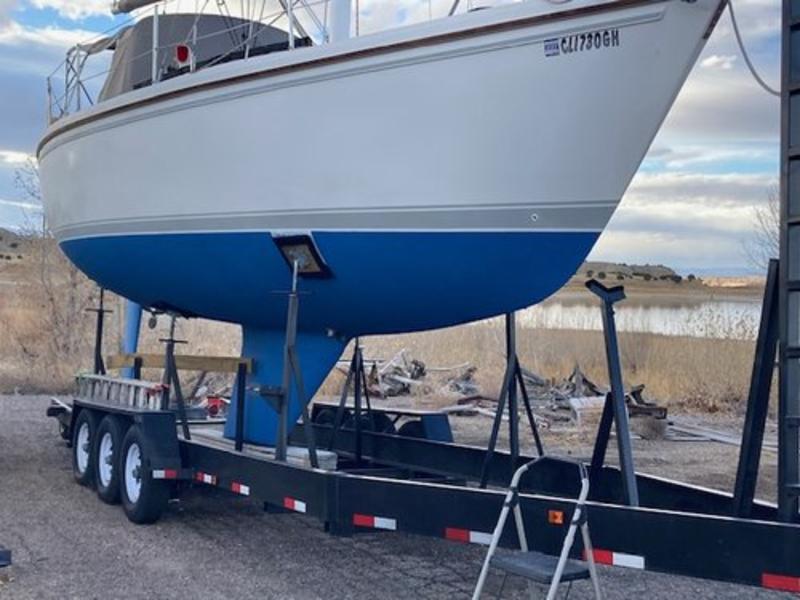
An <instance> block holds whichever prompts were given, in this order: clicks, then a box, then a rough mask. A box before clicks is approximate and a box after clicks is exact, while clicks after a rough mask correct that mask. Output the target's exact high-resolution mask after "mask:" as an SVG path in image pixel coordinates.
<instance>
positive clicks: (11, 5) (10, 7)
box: [0, 0, 17, 26]
mask: <svg viewBox="0 0 800 600" xmlns="http://www.w3.org/2000/svg"><path fill="white" fill-rule="evenodd" d="M16 7H17V0H0V26H2V25H5V24H6V23H8V22H9V21H10V20H11V13H12V12H13V11H14V9H15V8H16Z"/></svg>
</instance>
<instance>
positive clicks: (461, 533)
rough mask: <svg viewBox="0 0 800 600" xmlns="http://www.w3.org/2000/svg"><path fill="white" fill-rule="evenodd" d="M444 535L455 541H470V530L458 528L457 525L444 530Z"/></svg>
mask: <svg viewBox="0 0 800 600" xmlns="http://www.w3.org/2000/svg"><path fill="white" fill-rule="evenodd" d="M444 537H445V538H447V539H448V540H453V541H454V542H465V543H469V530H468V529H456V528H455V527H447V528H446V529H445V530H444Z"/></svg>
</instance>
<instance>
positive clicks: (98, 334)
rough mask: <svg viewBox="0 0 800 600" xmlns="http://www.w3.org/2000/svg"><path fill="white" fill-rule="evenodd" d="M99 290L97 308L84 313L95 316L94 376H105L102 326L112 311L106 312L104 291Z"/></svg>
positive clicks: (88, 309)
mask: <svg viewBox="0 0 800 600" xmlns="http://www.w3.org/2000/svg"><path fill="white" fill-rule="evenodd" d="M99 289H100V299H99V302H98V306H97V308H87V309H86V312H93V313H95V314H96V321H95V330H94V368H93V370H94V374H95V375H105V374H106V365H105V362H104V361H103V324H104V321H105V317H106V315H107V314H110V313H112V312H114V311H112V310H108V309H107V308H106V307H105V297H106V291H105V289H103V288H99Z"/></svg>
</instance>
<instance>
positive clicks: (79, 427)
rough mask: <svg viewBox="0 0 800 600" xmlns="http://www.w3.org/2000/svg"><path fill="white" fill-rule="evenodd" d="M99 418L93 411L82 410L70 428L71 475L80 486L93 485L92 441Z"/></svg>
mask: <svg viewBox="0 0 800 600" xmlns="http://www.w3.org/2000/svg"><path fill="white" fill-rule="evenodd" d="M98 420H99V417H98V416H97V414H96V413H95V412H94V411H93V410H89V409H88V408H84V409H82V410H81V411H80V412H79V413H78V416H77V417H76V418H75V425H74V426H73V428H72V474H73V476H74V477H75V481H77V482H78V483H79V484H80V485H83V486H86V487H91V486H92V484H93V483H94V445H95V444H94V440H95V434H96V432H97V422H98Z"/></svg>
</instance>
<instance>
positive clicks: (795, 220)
mask: <svg viewBox="0 0 800 600" xmlns="http://www.w3.org/2000/svg"><path fill="white" fill-rule="evenodd" d="M798 15H800V3H799V2H798V0H783V24H782V33H783V67H782V78H781V79H782V91H781V231H780V253H781V255H780V299H779V307H780V308H779V313H780V316H779V319H780V325H779V335H780V342H779V357H780V367H779V368H780V370H779V393H778V516H779V518H780V519H781V520H782V521H784V522H795V521H797V520H798V495H799V494H800V117H798V116H797V115H798V114H800V113H798V110H797V109H798V107H800V19H798Z"/></svg>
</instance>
